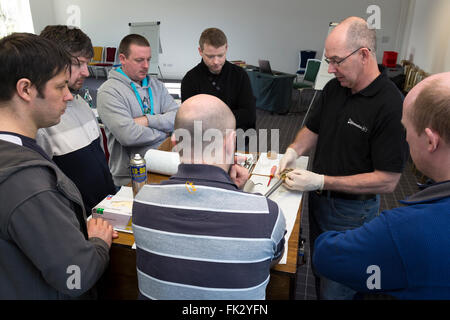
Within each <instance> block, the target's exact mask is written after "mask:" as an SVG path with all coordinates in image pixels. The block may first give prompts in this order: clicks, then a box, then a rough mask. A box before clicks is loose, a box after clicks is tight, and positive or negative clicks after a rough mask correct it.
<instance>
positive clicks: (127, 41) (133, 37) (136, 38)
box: [119, 33, 150, 58]
mask: <svg viewBox="0 0 450 320" xmlns="http://www.w3.org/2000/svg"><path fill="white" fill-rule="evenodd" d="M132 44H135V45H138V46H141V47H150V43H149V42H148V40H147V39H146V38H145V37H143V36H141V35H140V34H135V33H132V34H129V35H127V36H126V37H125V38H123V39H122V41H120V44H119V54H120V53H123V54H124V55H125V57H127V58H128V55H129V54H130V46H131V45H132Z"/></svg>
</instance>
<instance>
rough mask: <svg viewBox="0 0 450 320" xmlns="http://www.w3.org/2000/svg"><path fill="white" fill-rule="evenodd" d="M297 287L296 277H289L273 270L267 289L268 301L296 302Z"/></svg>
mask: <svg viewBox="0 0 450 320" xmlns="http://www.w3.org/2000/svg"><path fill="white" fill-rule="evenodd" d="M296 286H297V277H296V275H287V274H285V273H279V272H277V271H274V270H272V271H271V272H270V281H269V284H268V285H267V288H266V299H267V300H294V299H295V290H296Z"/></svg>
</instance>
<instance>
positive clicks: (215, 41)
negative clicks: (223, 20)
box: [198, 28, 228, 50]
mask: <svg viewBox="0 0 450 320" xmlns="http://www.w3.org/2000/svg"><path fill="white" fill-rule="evenodd" d="M205 43H206V44H209V45H211V46H213V47H214V48H219V47H221V46H224V45H226V44H227V43H228V42H227V36H226V35H225V33H223V31H222V30H220V29H217V28H208V29H205V30H204V31H203V32H202V34H201V35H200V39H199V41H198V44H199V45H200V49H202V50H203V45H204V44H205Z"/></svg>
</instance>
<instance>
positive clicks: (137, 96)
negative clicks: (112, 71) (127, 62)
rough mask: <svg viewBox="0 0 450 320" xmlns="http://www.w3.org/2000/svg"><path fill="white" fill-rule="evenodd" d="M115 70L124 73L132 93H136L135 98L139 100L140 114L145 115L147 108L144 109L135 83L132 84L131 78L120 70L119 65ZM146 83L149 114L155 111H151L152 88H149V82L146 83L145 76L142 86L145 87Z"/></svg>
mask: <svg viewBox="0 0 450 320" xmlns="http://www.w3.org/2000/svg"><path fill="white" fill-rule="evenodd" d="M116 70H117V72H119V73H121V74H122V75H124V76H125V77H126V78H127V79H129V80H130V85H131V88H132V89H133V91H134V94H135V95H136V99H137V101H138V102H139V105H140V106H141V110H142V114H143V115H145V114H146V113H149V112H148V109H147V110H145V109H144V104H143V103H142V99H141V96H140V95H139V92H138V91H137V88H136V85H135V84H134V82H133V81H131V79H130V78H129V77H128V76H127V75H126V74H125V72H123V71H122V68H120V67H119V68H117V69H116ZM147 85H148V96H149V97H150V114H151V115H154V114H155V113H154V111H153V95H152V89H151V88H150V85H149V83H148V79H147V77H145V79H144V80H142V87H145V86H147Z"/></svg>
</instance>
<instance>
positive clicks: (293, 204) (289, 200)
mask: <svg viewBox="0 0 450 320" xmlns="http://www.w3.org/2000/svg"><path fill="white" fill-rule="evenodd" d="M282 157H283V155H282V154H279V155H278V158H277V159H275V160H271V159H268V158H267V153H261V154H260V156H259V159H258V163H257V164H256V166H255V169H253V175H252V176H251V178H250V179H249V181H252V182H253V183H254V184H255V185H254V186H253V187H252V188H251V190H250V189H249V188H248V187H249V185H248V184H249V182H247V184H246V187H245V188H244V190H245V191H248V192H252V193H261V194H265V193H266V192H267V191H268V190H269V189H270V188H271V187H272V186H273V185H274V184H275V183H276V182H277V181H278V179H277V178H276V177H274V178H273V179H272V181H271V182H270V185H269V186H267V183H268V182H269V177H264V176H258V175H255V174H264V175H269V174H270V169H271V168H272V167H273V166H274V165H276V166H278V164H279V161H280V159H281V158H282ZM308 160H309V157H300V158H298V159H297V161H296V163H295V165H296V168H297V169H306V168H307V166H308ZM302 195H303V192H300V191H292V190H289V189H287V188H285V187H284V186H283V185H281V186H280V187H279V188H278V189H277V190H276V191H275V192H274V193H272V195H271V196H270V197H269V199H270V200H273V201H275V202H276V203H277V204H278V206H279V207H280V208H281V211H283V214H284V217H285V219H286V230H287V233H286V235H285V240H286V242H285V249H284V254H283V257H282V258H281V260H280V264H286V260H287V252H288V240H289V238H290V236H291V233H292V229H293V228H294V224H295V219H296V217H297V211H298V209H299V206H300V202H301V201H302Z"/></svg>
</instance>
